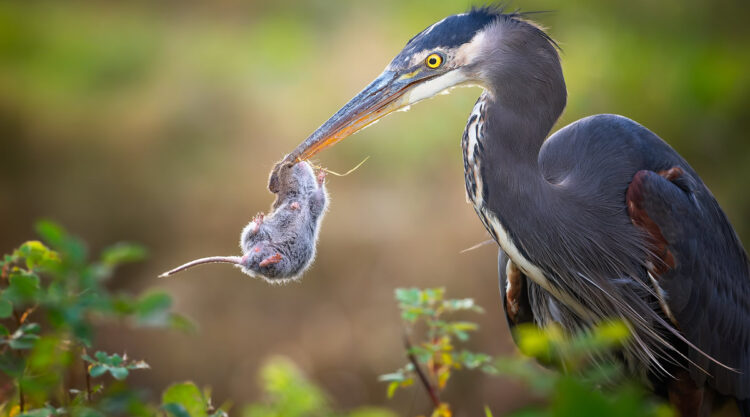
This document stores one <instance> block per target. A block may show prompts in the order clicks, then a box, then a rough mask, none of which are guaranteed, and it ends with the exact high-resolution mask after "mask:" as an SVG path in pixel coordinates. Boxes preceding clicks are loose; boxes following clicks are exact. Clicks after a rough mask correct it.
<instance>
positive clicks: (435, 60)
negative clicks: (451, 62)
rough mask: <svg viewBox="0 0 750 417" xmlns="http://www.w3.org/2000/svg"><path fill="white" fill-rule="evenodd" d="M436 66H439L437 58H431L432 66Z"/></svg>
mask: <svg viewBox="0 0 750 417" xmlns="http://www.w3.org/2000/svg"><path fill="white" fill-rule="evenodd" d="M435 64H437V58H435V57H434V56H433V57H432V58H430V65H435Z"/></svg>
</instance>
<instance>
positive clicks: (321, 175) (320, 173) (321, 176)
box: [317, 169, 328, 185]
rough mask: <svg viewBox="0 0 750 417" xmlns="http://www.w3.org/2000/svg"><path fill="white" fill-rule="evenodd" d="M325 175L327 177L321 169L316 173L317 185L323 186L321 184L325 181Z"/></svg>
mask: <svg viewBox="0 0 750 417" xmlns="http://www.w3.org/2000/svg"><path fill="white" fill-rule="evenodd" d="M326 175H328V174H327V173H326V172H325V171H323V170H322V169H321V170H320V171H318V176H317V179H318V185H323V183H324V182H325V181H326Z"/></svg>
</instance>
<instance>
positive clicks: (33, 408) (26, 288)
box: [0, 221, 189, 416]
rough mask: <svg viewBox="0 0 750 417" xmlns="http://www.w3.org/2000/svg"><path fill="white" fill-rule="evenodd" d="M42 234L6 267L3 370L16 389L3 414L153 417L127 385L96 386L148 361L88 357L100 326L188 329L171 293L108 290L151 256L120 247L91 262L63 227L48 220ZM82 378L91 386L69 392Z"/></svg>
mask: <svg viewBox="0 0 750 417" xmlns="http://www.w3.org/2000/svg"><path fill="white" fill-rule="evenodd" d="M36 229H37V232H38V233H39V235H40V236H41V237H42V240H43V242H44V243H43V242H40V241H29V242H26V243H24V244H22V245H21V246H20V247H19V248H18V249H16V250H14V251H13V252H12V253H11V254H8V255H5V256H4V257H3V258H2V260H0V320H2V322H1V323H0V370H1V371H2V372H3V373H5V374H6V375H7V376H9V377H10V378H11V379H12V380H13V382H14V386H15V390H16V392H15V394H14V395H13V396H12V397H10V398H12V400H7V401H6V402H5V403H4V404H3V405H2V406H3V408H2V410H6V411H5V412H7V413H10V414H19V413H20V415H25V416H36V415H44V416H48V415H63V414H64V415H81V416H88V415H92V416H93V415H103V414H106V415H125V414H128V415H153V414H154V413H152V412H151V411H154V410H156V409H157V407H156V406H152V405H148V404H145V403H143V402H142V401H141V399H140V397H139V395H138V394H137V393H136V392H135V391H131V390H129V389H128V388H127V386H126V385H123V384H121V383H115V384H112V385H111V386H109V387H105V384H104V382H103V383H102V384H92V382H91V379H93V378H96V379H102V381H107V379H106V378H104V376H105V375H109V376H110V377H111V378H113V379H114V380H115V381H123V380H125V379H126V378H127V377H128V375H129V374H130V372H131V371H134V370H138V369H146V368H148V365H147V364H146V363H145V362H143V361H137V360H136V361H134V360H130V359H128V358H127V356H126V355H120V354H117V353H114V354H108V353H106V352H102V351H97V352H96V353H95V354H94V355H93V356H90V355H89V354H87V353H86V349H87V348H89V347H91V346H92V345H93V344H94V342H95V340H94V334H95V331H94V329H95V324H96V323H98V322H101V321H106V320H122V319H125V320H126V321H129V322H130V323H132V324H134V325H145V326H159V327H164V328H169V327H173V328H180V329H184V328H187V327H189V326H187V325H186V324H185V323H187V319H185V318H183V317H181V316H179V315H176V314H175V313H172V312H171V311H170V310H169V308H170V305H171V299H170V298H169V296H168V295H166V294H163V293H147V294H146V295H144V296H141V297H133V296H130V295H128V294H118V295H113V294H111V293H110V292H109V291H108V290H107V288H106V283H107V281H108V280H110V279H111V278H112V276H113V273H114V271H115V268H116V267H117V266H119V265H121V264H123V263H127V262H135V261H138V260H141V259H143V258H144V257H145V255H146V251H145V249H143V248H142V247H140V246H137V245H133V244H126V243H119V244H116V245H114V246H111V247H109V248H107V249H105V250H104V251H102V254H101V255H100V256H99V258H98V259H96V260H93V261H89V260H88V259H87V258H88V253H87V248H86V246H85V245H84V243H83V242H82V241H81V240H80V239H78V238H76V237H74V236H70V235H68V233H67V232H66V231H65V230H64V229H63V228H62V227H60V226H59V225H57V224H55V223H53V222H50V221H42V222H39V223H38V224H37V226H36ZM81 370H85V371H84V372H85V373H84V375H83V378H80V376H81V373H82V371H81ZM76 374H77V375H78V376H79V380H80V379H84V380H85V387H80V388H74V389H70V390H69V391H68V392H64V391H63V381H65V380H66V379H70V378H73V375H76ZM138 410H140V411H138ZM148 410H150V411H148Z"/></svg>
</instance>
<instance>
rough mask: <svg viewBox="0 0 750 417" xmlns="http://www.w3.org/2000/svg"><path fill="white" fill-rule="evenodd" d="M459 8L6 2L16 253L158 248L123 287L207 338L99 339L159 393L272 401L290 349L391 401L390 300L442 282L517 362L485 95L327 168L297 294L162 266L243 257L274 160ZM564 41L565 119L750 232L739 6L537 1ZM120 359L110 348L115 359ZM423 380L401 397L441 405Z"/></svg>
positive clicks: (482, 339)
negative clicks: (46, 223) (636, 142)
mask: <svg viewBox="0 0 750 417" xmlns="http://www.w3.org/2000/svg"><path fill="white" fill-rule="evenodd" d="M470 5H471V3H469V2H467V1H466V0H462V1H448V0H439V1H438V0H421V1H409V2H405V1H397V0H383V1H378V2H366V1H362V0H352V1H341V2H327V1H323V0H313V1H304V2H303V1H289V0H285V1H274V2H270V1H269V2H261V1H253V0H249V1H239V0H222V1H214V2H199V1H176V0H175V1H160V2H150V1H132V2H127V3H124V2H110V1H88V2H83V1H80V2H75V1H72V2H61V1H54V2H53V1H34V2H20V1H0V228H1V230H2V234H0V249H2V251H3V253H6V252H8V251H10V250H11V249H12V248H13V247H15V246H16V245H17V244H18V243H19V242H21V241H23V240H26V239H28V238H30V237H32V234H33V232H32V223H33V220H34V219H37V218H39V217H45V216H46V217H50V218H53V219H55V220H57V221H59V222H61V223H62V224H64V225H65V226H66V227H67V228H68V229H70V230H71V231H73V232H75V233H76V234H79V235H81V236H82V237H83V238H84V239H86V240H87V241H89V242H92V244H93V245H94V246H95V247H94V248H93V249H99V248H100V247H101V246H103V245H105V244H107V243H110V242H112V241H115V240H131V241H137V242H142V243H143V244H145V245H147V246H148V247H150V248H151V260H150V261H149V262H147V263H145V264H141V265H136V266H131V267H128V268H126V270H125V271H122V272H123V273H122V274H121V275H120V276H121V277H129V278H128V279H121V280H119V281H118V280H116V281H115V283H114V285H116V286H117V288H116V289H123V290H126V289H127V290H131V289H132V290H138V289H141V288H145V287H148V286H153V285H157V286H159V287H162V288H163V289H165V290H167V291H169V292H170V293H172V294H173V295H174V297H175V298H176V303H177V305H176V309H177V310H178V311H181V312H183V313H185V314H187V315H189V316H191V317H192V318H194V319H195V321H196V322H197V323H198V325H199V326H200V328H201V332H200V333H199V334H198V335H194V336H190V335H179V334H173V335H163V334H157V333H156V332H153V333H149V332H143V331H138V332H135V331H133V332H122V331H121V330H119V329H104V332H105V333H104V337H103V338H102V339H101V340H100V343H101V347H102V348H104V349H109V350H112V349H117V350H119V349H120V348H121V346H126V347H127V352H128V354H129V355H131V356H133V357H137V358H143V359H145V360H146V361H147V362H149V363H150V364H152V366H153V368H154V369H153V371H152V372H148V373H142V374H140V375H137V376H136V379H137V378H141V379H140V380H139V381H136V382H141V383H144V384H146V385H148V386H151V387H153V388H154V389H155V392H158V391H156V390H158V389H161V388H162V387H163V386H164V384H166V383H167V382H171V381H175V380H182V379H193V380H195V381H196V382H197V383H198V384H199V385H211V386H213V388H214V396H215V398H216V400H217V402H219V403H220V402H222V401H224V400H226V399H232V400H233V401H235V402H236V403H244V402H248V401H250V400H253V399H256V395H257V392H258V384H257V381H256V379H255V375H256V371H257V368H258V366H259V364H260V363H261V362H262V361H263V359H264V358H266V357H268V356H270V355H277V354H283V355H288V356H290V357H291V358H292V359H293V360H294V361H296V362H297V363H299V364H300V365H301V367H302V368H303V369H304V370H305V371H306V372H307V373H309V374H310V375H311V377H312V378H313V380H315V381H316V382H318V383H320V384H321V385H322V386H323V388H324V389H326V390H327V391H328V392H330V393H331V394H332V395H333V396H334V397H335V400H336V401H337V402H338V403H339V404H341V405H342V406H344V407H350V406H356V405H361V404H381V403H385V402H386V400H385V387H384V385H383V384H379V383H378V382H376V376H377V375H378V374H380V373H384V372H387V371H389V370H391V369H393V368H395V367H397V366H399V365H400V364H401V363H402V362H403V357H402V345H401V334H402V329H401V328H400V324H399V323H400V321H399V317H398V311H397V308H396V306H395V303H394V302H393V298H392V295H393V289H394V288H395V287H397V286H419V287H434V286H445V287H447V288H448V292H449V293H450V294H452V295H453V296H456V297H472V298H475V299H476V300H477V301H478V303H479V304H481V305H483V306H485V307H486V309H487V314H485V315H484V317H482V318H481V320H480V324H481V325H482V330H481V331H480V334H479V335H477V336H476V337H475V338H474V340H473V343H472V346H471V348H472V349H474V350H477V351H484V352H487V353H491V354H500V353H504V352H508V351H510V350H512V349H513V348H512V343H511V341H510V337H509V334H508V331H507V328H506V325H505V319H504V318H503V316H502V315H501V310H500V306H499V303H498V293H497V281H496V248H495V247H494V245H487V246H483V247H481V248H479V249H476V250H474V251H471V252H468V253H465V254H459V251H461V250H462V249H465V248H467V247H470V246H472V245H474V244H476V243H478V242H481V241H483V240H485V239H487V234H486V233H485V232H484V230H483V228H482V226H481V224H480V222H479V221H478V219H476V216H475V214H474V212H473V209H472V208H471V207H470V206H469V205H467V204H466V202H465V198H464V185H463V174H462V167H463V165H462V161H461V151H460V137H461V133H462V131H463V127H464V124H465V122H466V118H467V116H468V114H469V112H470V111H471V108H472V106H473V103H474V100H475V99H476V97H477V96H478V95H479V90H477V89H460V90H456V91H454V92H453V93H452V95H451V96H450V97H439V98H437V99H435V100H431V101H429V102H427V103H424V104H421V105H419V106H416V107H415V108H413V109H412V110H411V111H410V112H409V113H408V114H403V113H399V114H397V115H395V116H393V117H390V118H388V119H386V120H385V121H383V122H382V123H379V124H378V125H377V126H376V127H374V128H372V129H368V130H366V131H365V132H362V133H360V134H358V135H356V137H354V138H352V139H349V140H347V141H345V142H343V143H342V144H340V145H339V146H337V147H335V148H333V149H332V150H329V151H326V152H324V153H323V154H321V156H320V157H319V159H318V162H320V163H321V164H323V165H324V166H327V167H328V168H330V169H333V170H337V171H346V170H348V169H349V168H351V167H352V166H354V165H356V164H357V163H358V162H359V161H361V160H362V159H363V158H364V157H365V156H368V155H369V156H370V157H371V158H370V159H369V160H368V161H367V162H366V163H365V164H364V165H363V166H362V167H361V168H360V169H359V170H357V171H356V172H355V173H353V174H352V175H350V176H347V177H344V178H337V177H329V178H330V180H329V183H328V190H329V191H330V194H331V200H332V201H331V205H330V211H329V213H328V216H327V217H326V219H325V220H324V224H323V229H322V232H321V236H320V243H319V246H318V258H317V261H316V263H315V264H314V266H313V267H312V269H311V270H310V271H309V272H308V273H307V274H306V275H305V277H304V279H303V280H302V281H301V282H298V283H292V284H288V285H283V286H271V285H267V284H265V283H263V282H261V281H257V280H252V279H249V278H247V277H245V276H243V275H241V274H239V273H238V272H237V271H235V270H234V269H232V268H229V267H227V266H220V265H219V266H206V267H203V268H201V269H196V270H193V271H192V272H188V273H184V274H183V275H182V276H179V277H176V278H174V279H169V280H157V279H156V278H155V277H156V275H157V274H158V273H160V272H163V271H165V270H167V269H169V268H171V267H173V266H175V265H177V264H179V263H182V262H184V261H187V260H189V259H193V258H196V257H200V256H208V255H229V254H235V253H237V252H238V247H237V241H238V239H239V233H240V230H241V228H242V227H243V226H244V225H245V224H246V223H247V222H248V221H249V220H250V218H251V216H252V215H254V214H255V213H256V212H258V211H265V210H267V208H268V206H269V205H270V203H271V201H272V198H273V197H272V195H271V194H269V193H268V192H267V191H266V188H265V187H266V181H267V175H268V171H269V170H270V168H271V167H272V166H273V164H274V162H275V161H277V160H278V159H280V158H281V157H282V156H283V155H284V154H285V153H286V152H289V151H290V150H291V149H292V148H293V147H294V146H295V145H296V144H297V143H299V142H300V141H301V140H303V139H304V138H305V137H306V136H307V135H308V134H309V133H310V132H312V131H313V130H314V129H315V127H317V126H318V125H319V124H321V123H322V122H323V121H325V119H327V117H328V116H330V115H331V114H332V113H333V112H334V111H336V110H337V109H338V107H339V106H340V105H342V104H343V103H344V102H346V101H347V100H348V99H349V98H350V97H351V96H353V95H354V94H355V93H356V92H357V91H359V89H361V88H362V87H363V86H364V85H366V84H367V83H368V82H369V81H370V80H371V79H372V78H373V77H375V76H376V75H377V74H379V73H380V71H381V70H382V69H383V68H384V67H385V65H386V64H387V63H388V62H389V61H390V59H391V58H392V56H393V55H395V54H396V53H397V52H398V51H399V50H400V48H401V47H402V46H403V45H404V44H405V42H406V41H407V40H408V39H409V38H410V37H411V36H412V35H414V34H415V33H417V32H418V31H420V30H421V29H422V28H424V27H426V26H428V25H430V24H431V23H433V22H434V21H436V20H439V19H441V18H443V17H445V16H446V15H448V14H452V13H459V12H463V11H464V10H466V9H467V8H468V7H469V6H470ZM515 7H519V8H521V9H522V10H552V11H553V12H552V13H547V14H540V15H535V16H534V18H535V20H537V21H539V22H540V23H541V24H543V25H544V26H546V27H548V28H549V32H550V34H551V35H552V36H553V37H554V38H555V39H557V40H558V42H559V43H560V45H561V46H562V48H563V53H562V58H563V67H564V70H565V75H566V77H567V83H568V89H569V100H568V108H567V110H566V112H565V114H564V115H563V117H562V120H561V121H560V123H559V126H562V125H564V124H567V123H569V122H571V121H573V120H576V119H578V118H580V117H583V116H586V115H590V114H594V113H619V114H623V115H626V116H628V117H631V118H633V119H635V120H636V121H638V122H640V123H642V124H644V125H646V126H647V127H649V128H650V129H652V130H653V131H654V132H656V133H657V134H659V135H660V136H661V137H663V138H664V139H666V140H667V141H668V142H669V143H671V144H672V146H674V147H675V148H676V149H677V150H678V151H679V152H680V153H681V154H682V155H683V156H685V157H686V158H687V159H688V161H689V162H690V163H691V164H692V165H693V166H694V167H695V168H696V169H697V171H698V172H699V173H700V174H701V175H702V177H703V179H704V181H705V182H706V183H707V184H708V185H709V187H710V188H711V189H712V190H713V192H714V193H715V195H716V197H717V198H718V200H719V202H720V203H721V204H722V206H723V207H724V209H725V210H726V212H727V214H728V215H729V217H730V219H731V220H732V222H733V224H734V225H735V227H736V228H737V231H738V233H739V234H740V237H741V238H743V240H744V241H746V242H748V241H750V193H748V192H747V185H746V181H747V179H748V178H750V142H749V141H748V140H747V134H746V132H747V131H748V129H749V128H750V111H749V110H748V109H749V108H750V76H748V69H749V68H750V25H748V24H747V21H748V17H750V16H748V14H749V13H748V8H747V5H746V3H745V2H741V1H726V0H724V1H711V2H709V1H696V0H689V1H678V0H668V1H660V2H654V1H651V0H628V1H608V2H601V1H598V0H573V1H571V0H568V1H563V0H546V1H543V0H533V1H532V0H529V1H520V0H517V1H514V2H512V3H510V8H515ZM110 348H111V349H110ZM458 378H460V379H459V381H456V382H454V383H453V384H452V385H453V386H452V388H451V389H450V391H449V393H448V395H449V397H448V398H446V400H447V401H449V402H450V403H452V404H453V405H454V406H455V407H456V411H457V415H461V416H468V415H478V413H480V412H481V409H482V407H483V406H484V405H485V404H487V405H490V406H491V407H492V410H493V412H494V413H495V414H496V415H500V414H502V413H503V412H504V411H507V410H510V409H515V408H517V407H519V406H520V405H523V404H525V403H527V402H528V401H529V397H528V395H527V394H526V393H525V392H524V390H523V388H521V387H519V386H517V385H512V384H509V383H507V382H505V381H503V380H499V379H491V378H488V377H485V376H482V375H480V374H478V373H476V374H469V375H464V376H459V377H458ZM426 404H427V400H426V398H425V396H424V394H423V393H422V392H421V391H419V390H416V389H415V390H412V391H411V392H410V393H407V392H404V393H400V394H398V395H397V396H396V399H395V402H393V403H391V405H392V406H393V407H394V409H395V410H396V411H397V412H399V413H401V414H409V413H412V414H416V413H417V412H418V411H421V410H424V409H425V406H426Z"/></svg>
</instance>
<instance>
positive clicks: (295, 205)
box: [289, 201, 299, 210]
mask: <svg viewBox="0 0 750 417" xmlns="http://www.w3.org/2000/svg"><path fill="white" fill-rule="evenodd" d="M289 208H290V209H292V210H299V201H293V202H292V204H290V205H289Z"/></svg>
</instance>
